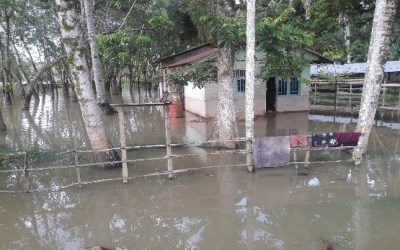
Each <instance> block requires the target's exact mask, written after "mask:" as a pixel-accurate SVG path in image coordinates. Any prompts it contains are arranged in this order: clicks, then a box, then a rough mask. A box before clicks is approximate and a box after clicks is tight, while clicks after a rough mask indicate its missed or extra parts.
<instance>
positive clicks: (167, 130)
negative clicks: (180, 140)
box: [163, 105, 174, 179]
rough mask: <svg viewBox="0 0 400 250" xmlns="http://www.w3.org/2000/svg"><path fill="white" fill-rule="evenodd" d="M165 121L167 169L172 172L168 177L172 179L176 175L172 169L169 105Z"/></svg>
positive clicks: (165, 107)
mask: <svg viewBox="0 0 400 250" xmlns="http://www.w3.org/2000/svg"><path fill="white" fill-rule="evenodd" d="M163 110H164V123H165V147H166V150H167V155H166V157H167V169H168V172H170V173H171V174H169V175H168V178H170V179H172V178H173V177H174V175H173V173H172V171H173V170H174V169H173V165H172V158H171V155H172V148H171V125H170V119H169V106H168V105H165V106H164V108H163Z"/></svg>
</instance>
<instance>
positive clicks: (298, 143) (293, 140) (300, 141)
mask: <svg viewBox="0 0 400 250" xmlns="http://www.w3.org/2000/svg"><path fill="white" fill-rule="evenodd" d="M290 147H292V148H306V147H308V137H307V136H306V135H291V136H290Z"/></svg>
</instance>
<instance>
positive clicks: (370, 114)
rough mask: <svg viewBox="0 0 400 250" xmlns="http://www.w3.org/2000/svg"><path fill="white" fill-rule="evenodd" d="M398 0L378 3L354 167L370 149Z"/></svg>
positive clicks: (358, 126)
mask: <svg viewBox="0 0 400 250" xmlns="http://www.w3.org/2000/svg"><path fill="white" fill-rule="evenodd" d="M396 7H397V0H377V1H376V5H375V14H374V21H373V25H372V33H371V40H370V45H369V51H368V61H367V72H366V74H365V78H364V88H363V92H362V97H361V107H360V113H359V116H358V122H357V131H359V132H361V133H363V134H364V136H362V137H361V139H360V141H359V143H358V146H359V147H358V148H356V149H355V150H354V153H353V159H354V161H355V164H356V165H358V164H360V162H361V159H362V154H363V153H365V151H366V150H367V146H368V138H369V136H370V133H371V129H372V125H373V123H374V119H375V114H376V108H377V106H378V100H379V89H380V87H381V84H382V82H383V78H384V66H385V63H386V61H387V58H388V55H389V49H390V45H391V35H392V32H393V23H394V17H395V15H396Z"/></svg>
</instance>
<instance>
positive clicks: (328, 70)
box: [310, 61, 400, 76]
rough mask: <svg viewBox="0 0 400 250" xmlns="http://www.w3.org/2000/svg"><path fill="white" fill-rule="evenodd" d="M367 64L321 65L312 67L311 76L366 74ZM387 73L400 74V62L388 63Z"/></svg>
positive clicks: (386, 66)
mask: <svg viewBox="0 0 400 250" xmlns="http://www.w3.org/2000/svg"><path fill="white" fill-rule="evenodd" d="M366 70H367V63H347V64H343V65H340V64H319V65H315V64H314V65H311V68H310V74H311V75H314V76H317V75H320V74H329V75H335V74H365V72H366ZM385 72H386V73H393V72H400V61H388V62H387V63H386V65H385Z"/></svg>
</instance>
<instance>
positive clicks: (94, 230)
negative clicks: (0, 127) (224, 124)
mask: <svg viewBox="0 0 400 250" xmlns="http://www.w3.org/2000/svg"><path fill="white" fill-rule="evenodd" d="M154 99H157V97H155V96H150V95H145V94H144V93H141V95H140V96H139V95H138V94H135V95H130V94H129V92H128V93H126V94H124V96H123V98H121V97H115V96H114V97H112V101H111V102H112V103H121V102H125V103H130V102H137V101H139V100H140V101H141V102H148V101H152V100H154ZM0 101H2V100H0ZM2 114H3V117H4V120H5V123H6V125H7V127H8V130H7V132H6V133H0V146H1V147H3V148H7V149H9V150H10V151H16V152H19V151H29V152H30V153H31V154H32V155H33V157H32V159H31V160H30V161H29V164H30V167H31V168H38V167H41V166H45V167H47V166H58V165H68V164H70V163H71V162H72V161H73V159H74V158H73V155H70V154H69V153H63V154H60V152H66V151H68V150H71V149H73V145H74V139H76V140H78V145H79V146H80V148H81V149H85V148H88V145H87V139H86V136H85V134H84V132H83V130H82V120H81V118H80V117H81V116H80V113H79V112H78V109H77V103H71V102H69V101H65V100H64V98H63V97H62V96H60V97H58V98H57V97H54V98H51V96H50V95H47V96H45V98H44V99H41V101H40V102H39V103H36V104H35V105H32V107H31V110H30V112H23V111H21V106H20V104H19V102H18V100H15V101H14V105H13V106H12V107H2ZM124 114H125V118H126V121H125V122H126V137H127V142H128V145H130V146H132V145H145V144H164V143H165V133H164V120H163V112H162V109H161V108H159V107H141V108H126V109H125V110H124ZM356 115H357V114H354V116H353V117H351V116H346V115H339V116H336V117H332V116H330V115H324V114H322V113H308V112H306V113H283V114H272V113H271V114H268V115H267V116H266V117H260V118H257V119H256V120H255V135H256V136H276V135H290V134H312V133H319V132H331V131H352V130H354V127H355V123H356V118H357V116H356ZM117 119H118V116H117V115H116V116H108V117H105V121H106V124H107V131H108V133H109V135H110V137H111V139H112V142H113V145H115V146H119V143H120V142H119V129H118V120H117ZM73 123H76V124H77V127H78V133H77V134H76V135H74V134H73V129H72V128H73ZM238 126H239V127H238V129H239V133H240V135H241V136H244V134H245V131H244V121H240V122H239V124H238ZM211 129H212V120H203V119H201V118H199V117H196V116H194V115H192V114H190V113H186V117H185V118H177V119H172V120H171V138H172V142H173V143H182V142H185V143H187V142H201V141H205V140H207V137H208V136H209V135H210V133H211ZM399 132H400V119H399V116H398V114H397V113H395V114H394V115H391V116H390V115H389V116H387V115H383V116H382V119H381V120H379V119H378V120H377V121H376V124H375V126H374V129H373V132H372V135H371V138H370V145H369V150H368V152H367V155H366V156H365V160H364V161H363V162H362V165H361V166H360V167H355V166H353V165H352V164H351V163H349V162H347V163H346V162H343V163H329V164H310V165H309V166H308V168H304V166H302V165H299V166H295V165H291V166H288V167H283V168H274V169H259V170H257V171H256V172H255V173H248V172H247V170H246V168H245V167H220V168H215V169H203V170H196V171H190V172H188V173H180V174H177V175H176V176H175V178H173V179H172V180H169V179H168V178H167V176H154V177H143V178H137V179H134V180H131V181H130V182H129V184H122V181H110V182H104V183H98V184H90V185H85V186H83V187H82V188H79V187H73V188H68V189H65V190H59V191H51V192H45V191H42V192H33V193H15V194H10V193H0V235H1V236H0V249H13V250H14V249H15V250H17V249H41V250H46V249H68V250H70V249H84V248H85V247H88V246H91V245H101V246H104V247H107V248H110V249H296V250H297V249H330V247H332V248H331V249H360V250H366V249H371V250H372V249H400V237H399V232H400V149H399V143H400V142H399ZM211 151H212V150H211V149H205V148H200V147H179V148H173V153H174V154H181V153H189V154H195V153H205V152H211ZM163 155H165V149H146V150H136V151H129V152H128V157H129V158H130V159H134V158H136V159H137V158H152V157H158V156H163ZM350 157H351V154H350V153H349V152H332V151H322V152H319V153H314V154H312V155H311V159H312V160H336V159H347V158H350ZM80 160H81V161H82V162H90V161H91V155H90V154H84V155H81V159H80ZM17 162H18V161H17ZM244 163H245V156H244V155H234V156H231V155H229V156H226V155H224V156H216V155H214V156H206V155H202V156H192V157H189V158H183V159H174V160H173V167H174V169H185V168H195V167H199V168H200V167H205V166H213V165H234V164H244ZM16 165H18V164H16V163H10V162H2V163H1V165H0V166H1V167H0V169H8V168H16V167H17V166H16ZM166 166H167V163H166V161H164V160H157V161H151V162H136V163H130V164H129V175H130V177H134V176H137V175H143V174H147V173H153V172H157V171H158V172H159V171H165V170H167V169H166ZM81 174H82V179H83V181H85V180H86V181H87V180H95V179H101V178H113V177H118V176H120V174H121V170H120V169H116V170H109V171H104V170H98V169H96V168H94V167H87V168H84V169H82V171H81ZM22 180H23V177H22V176H20V175H19V174H10V173H0V190H21V188H23V185H22V184H23V182H22ZM74 181H76V172H75V169H61V170H54V171H46V172H44V173H42V172H39V171H38V173H36V172H35V173H32V175H31V188H33V189H41V188H43V189H46V188H48V189H52V190H57V187H59V186H62V185H68V183H71V182H74ZM21 182H22V184H21Z"/></svg>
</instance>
